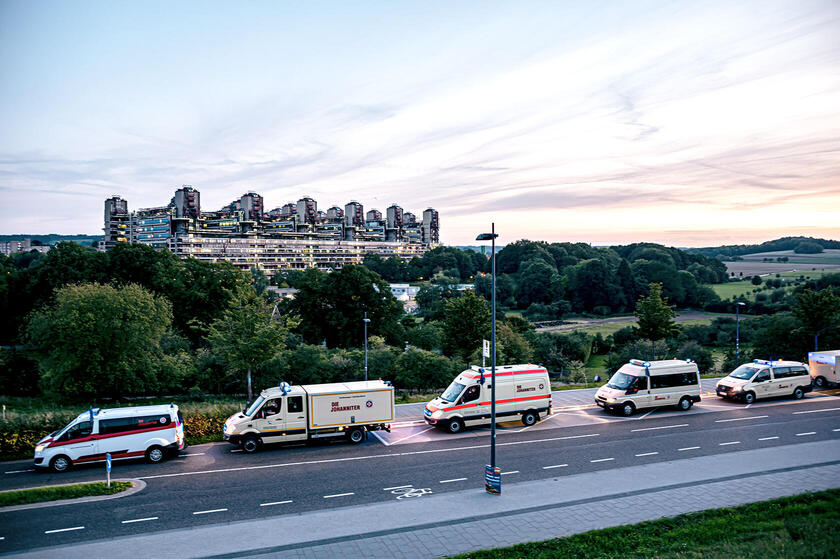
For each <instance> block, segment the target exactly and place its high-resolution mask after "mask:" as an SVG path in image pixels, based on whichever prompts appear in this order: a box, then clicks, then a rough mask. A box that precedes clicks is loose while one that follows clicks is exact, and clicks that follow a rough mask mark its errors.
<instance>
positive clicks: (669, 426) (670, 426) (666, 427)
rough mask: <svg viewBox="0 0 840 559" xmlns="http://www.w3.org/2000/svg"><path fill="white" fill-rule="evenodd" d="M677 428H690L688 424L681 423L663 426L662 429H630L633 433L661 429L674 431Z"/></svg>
mask: <svg viewBox="0 0 840 559" xmlns="http://www.w3.org/2000/svg"><path fill="white" fill-rule="evenodd" d="M675 427H688V423H680V424H679V425H663V426H662V427H645V428H643V429H630V432H631V433H635V432H637V431H658V430H659V429H674V428H675Z"/></svg>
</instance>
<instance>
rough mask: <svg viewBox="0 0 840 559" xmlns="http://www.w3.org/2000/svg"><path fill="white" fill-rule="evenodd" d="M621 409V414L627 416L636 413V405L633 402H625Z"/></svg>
mask: <svg viewBox="0 0 840 559" xmlns="http://www.w3.org/2000/svg"><path fill="white" fill-rule="evenodd" d="M619 411H620V412H621V415H623V416H625V417H627V416H630V415H633V414H634V413H636V406H635V405H633V402H625V403H624V404H622V405H621V408H619Z"/></svg>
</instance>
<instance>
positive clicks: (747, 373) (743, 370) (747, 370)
mask: <svg viewBox="0 0 840 559" xmlns="http://www.w3.org/2000/svg"><path fill="white" fill-rule="evenodd" d="M756 370H757V369H756V368H755V367H752V366H750V365H741V366H740V367H738V368H737V369H735V370H734V371H732V372H731V373H729V376H730V377H732V378H737V379H741V380H750V379H751V378H752V377H753V375H754V374H755V372H756Z"/></svg>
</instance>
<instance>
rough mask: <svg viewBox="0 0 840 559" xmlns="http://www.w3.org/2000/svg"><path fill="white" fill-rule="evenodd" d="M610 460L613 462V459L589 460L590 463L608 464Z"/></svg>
mask: <svg viewBox="0 0 840 559" xmlns="http://www.w3.org/2000/svg"><path fill="white" fill-rule="evenodd" d="M610 460H615V458H599V459H598V460H590V462H591V463H593V464H594V463H595V462H609V461H610Z"/></svg>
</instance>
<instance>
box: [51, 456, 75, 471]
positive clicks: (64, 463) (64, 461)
mask: <svg viewBox="0 0 840 559" xmlns="http://www.w3.org/2000/svg"><path fill="white" fill-rule="evenodd" d="M71 464H72V463H71V462H70V459H69V458H67V457H66V456H64V455H63V454H59V455H58V456H56V457H55V458H53V459H52V460H50V469H51V470H52V471H54V472H55V473H57V474H61V473H64V472H66V471H67V470H69V469H70V465H71Z"/></svg>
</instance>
